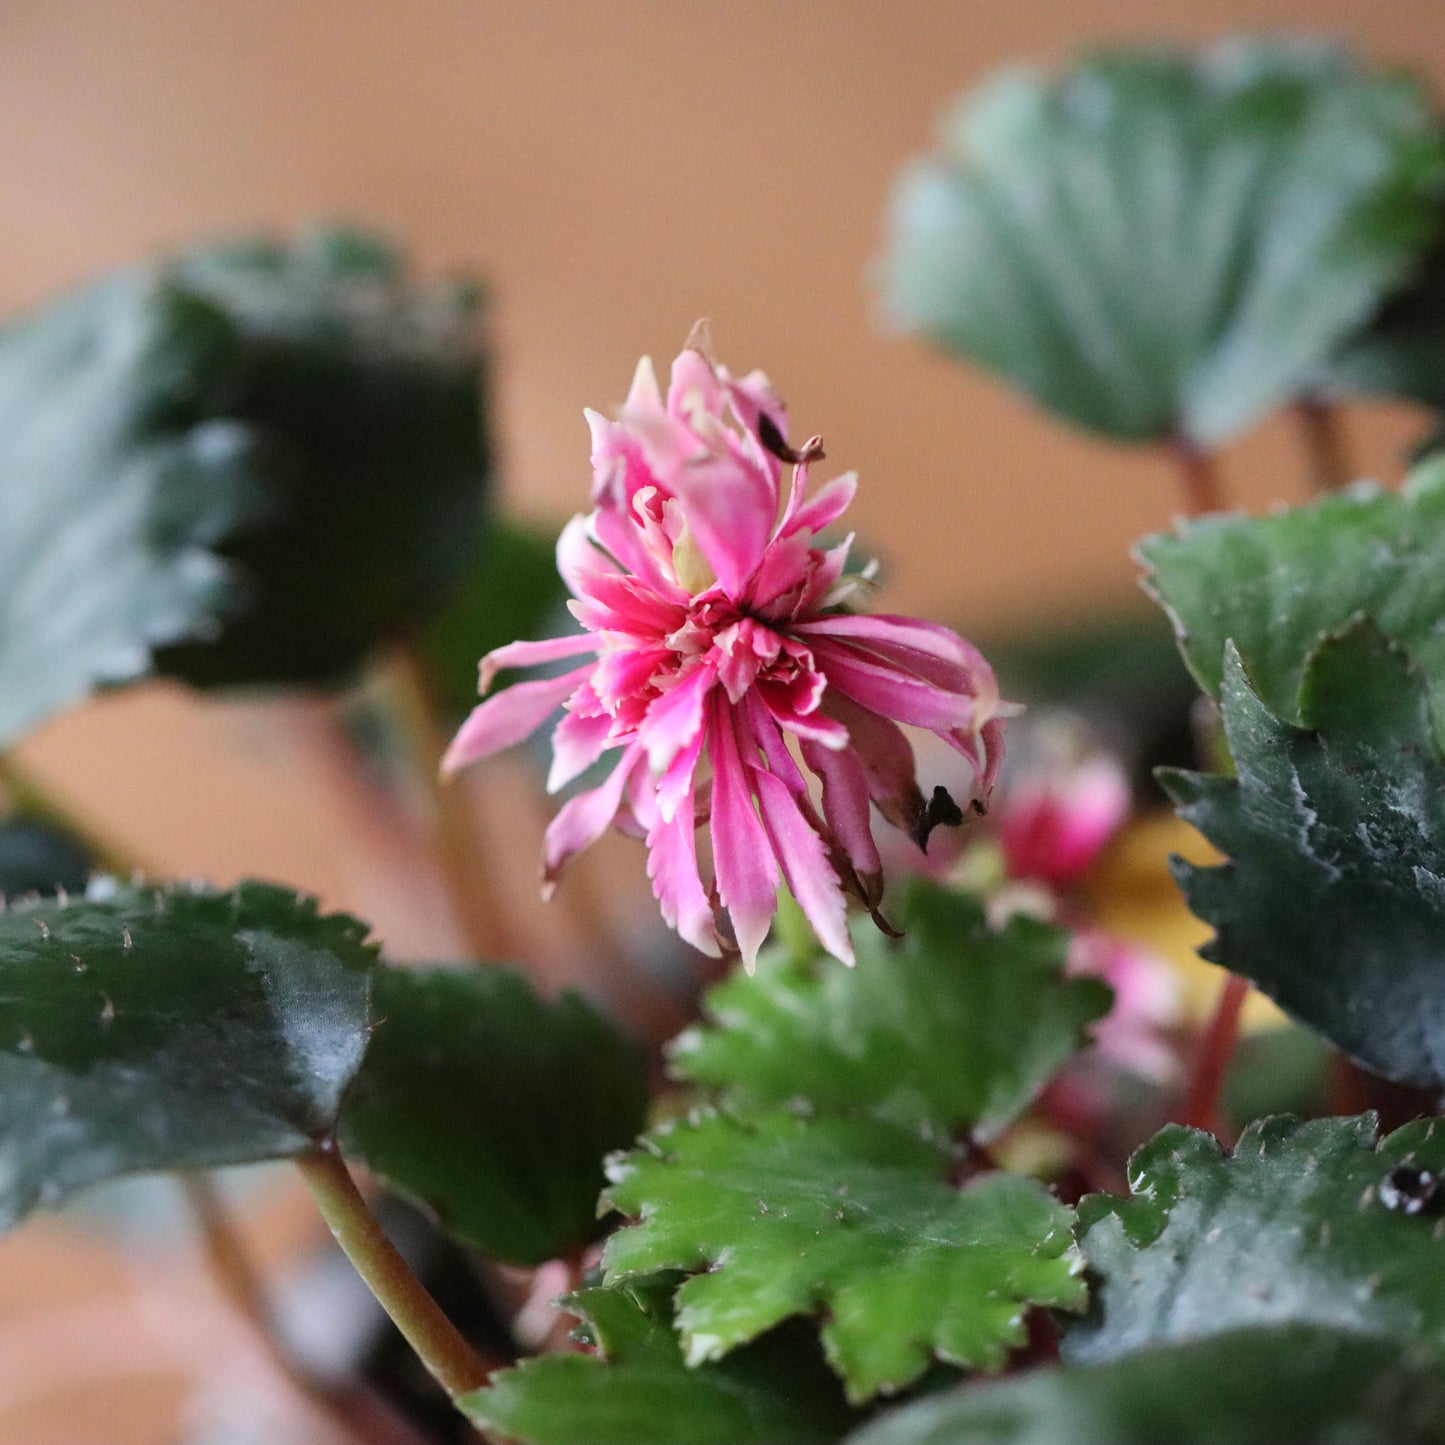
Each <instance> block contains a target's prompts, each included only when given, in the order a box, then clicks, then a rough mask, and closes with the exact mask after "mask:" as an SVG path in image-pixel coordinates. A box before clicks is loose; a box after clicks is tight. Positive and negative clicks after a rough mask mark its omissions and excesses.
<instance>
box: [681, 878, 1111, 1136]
mask: <svg viewBox="0 0 1445 1445" xmlns="http://www.w3.org/2000/svg"><path fill="white" fill-rule="evenodd" d="M897 921H898V923H899V924H900V926H901V927H902V928H903V930H904V934H905V937H904V938H903V940H902V942H901V943H900V944H898V945H894V944H892V943H890V942H889V941H887V940H885V939H884V938H883V936H882V935H881V934H879V933H876V932H869V933H867V934H865V935H864V936H863V937H861V938H860V939H859V951H858V966H857V967H856V968H850V969H843V968H838V967H837V966H836V965H835V964H833V963H832V962H831V960H828V961H823V962H818V961H815V960H796V959H791V958H790V957H789V956H788V955H787V954H786V953H784V952H782V951H779V950H773V951H770V952H769V953H767V954H765V955H764V957H763V958H762V959H761V960H760V962H759V965H758V970H757V972H756V973H755V974H754V975H752V976H751V977H749V976H748V975H747V974H744V973H741V972H738V973H734V974H733V976H732V977H731V978H729V979H727V980H726V981H725V982H724V983H722V984H719V985H718V986H717V987H716V988H714V989H713V990H711V992H710V993H709V994H708V995H707V999H706V1002H705V1009H706V1013H707V1016H708V1017H709V1019H710V1020H711V1026H710V1027H705V1028H698V1029H690V1030H688V1032H687V1033H685V1034H683V1035H682V1037H681V1038H680V1039H679V1040H678V1041H677V1043H676V1044H675V1045H674V1052H673V1061H674V1063H675V1064H676V1066H677V1068H678V1071H679V1072H680V1073H681V1074H682V1075H683V1076H684V1077H685V1078H690V1079H693V1080H695V1081H696V1082H698V1083H700V1084H706V1085H708V1086H709V1087H711V1088H715V1089H721V1090H724V1091H725V1099H726V1101H727V1102H728V1103H730V1104H734V1105H739V1106H743V1107H746V1106H749V1105H753V1106H756V1105H763V1106H767V1105H773V1104H783V1105H786V1104H788V1103H789V1102H791V1101H793V1100H795V1099H806V1100H807V1102H808V1105H809V1107H810V1108H814V1109H817V1110H820V1111H822V1112H825V1113H837V1112H841V1113H862V1114H871V1115H874V1116H876V1117H878V1118H882V1119H887V1120H891V1121H892V1122H894V1123H897V1124H902V1125H903V1126H905V1127H906V1128H910V1129H921V1130H923V1131H924V1132H925V1133H928V1134H932V1135H934V1136H935V1137H939V1138H948V1137H951V1136H952V1135H954V1134H955V1133H956V1132H957V1131H959V1130H961V1129H968V1130H971V1131H973V1132H974V1133H975V1134H977V1135H978V1136H979V1137H981V1138H985V1139H987V1138H992V1137H993V1136H994V1135H996V1134H998V1133H999V1132H1001V1131H1002V1130H1003V1129H1004V1128H1006V1127H1007V1126H1008V1125H1009V1124H1010V1123H1012V1121H1013V1120H1014V1119H1015V1118H1017V1117H1018V1115H1019V1114H1020V1113H1022V1112H1023V1110H1024V1109H1026V1108H1027V1107H1028V1105H1029V1103H1030V1102H1031V1101H1032V1100H1033V1098H1034V1095H1035V1094H1036V1093H1037V1092H1038V1091H1039V1089H1041V1088H1042V1087H1043V1085H1044V1084H1045V1083H1047V1082H1048V1080H1049V1079H1050V1077H1052V1075H1053V1073H1054V1071H1055V1070H1056V1069H1057V1068H1058V1067H1059V1065H1060V1064H1062V1063H1063V1062H1064V1061H1065V1060H1066V1059H1067V1058H1069V1056H1070V1055H1071V1054H1073V1053H1075V1052H1076V1051H1077V1050H1078V1049H1079V1048H1080V1047H1081V1046H1082V1044H1083V1041H1084V1030H1085V1026H1086V1025H1087V1024H1089V1023H1092V1022H1093V1021H1094V1020H1095V1019H1098V1018H1100V1017H1102V1016H1103V1015H1104V1014H1105V1013H1107V1012H1108V1009H1109V1004H1110V993H1109V990H1108V989H1107V988H1106V987H1105V986H1104V985H1103V984H1101V983H1099V982H1097V981H1096V980H1093V979H1070V980H1066V979H1065V978H1064V976H1063V966H1064V958H1065V954H1066V953H1067V951H1068V942H1069V935H1068V934H1067V933H1065V932H1063V931H1062V930H1060V929H1057V928H1053V927H1051V926H1050V925H1048V924H1045V923H1040V922H1038V921H1036V920H1034V919H1031V918H1024V917H1014V918H1012V919H1010V920H1009V922H1008V923H1007V924H1006V925H1005V926H1004V928H1003V929H1001V930H999V931H994V930H993V929H991V928H990V927H989V926H988V923H987V922H986V920H985V918H984V912H983V906H982V904H981V903H979V902H978V900H977V899H974V898H971V897H969V896H968V895H967V894H963V893H957V892H952V891H950V890H947V889H944V888H940V887H938V886H936V885H933V884H929V883H924V882H915V883H913V884H912V885H911V886H910V888H909V890H908V892H907V893H906V894H905V895H904V896H903V898H902V900H901V901H900V903H899V905H898V909H897Z"/></svg>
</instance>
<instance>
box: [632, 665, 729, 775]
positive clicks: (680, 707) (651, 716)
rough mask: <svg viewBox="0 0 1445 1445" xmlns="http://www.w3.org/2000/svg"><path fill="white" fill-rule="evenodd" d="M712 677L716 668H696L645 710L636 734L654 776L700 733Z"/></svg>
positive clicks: (715, 673)
mask: <svg viewBox="0 0 1445 1445" xmlns="http://www.w3.org/2000/svg"><path fill="white" fill-rule="evenodd" d="M716 678H717V672H716V669H714V668H712V667H707V666H703V667H699V668H696V669H695V670H694V671H693V672H691V673H690V674H689V675H688V676H686V677H684V678H683V680H682V681H681V682H679V683H678V684H677V686H676V687H674V688H673V689H672V690H671V691H669V692H665V693H663V694H662V695H661V696H660V697H659V698H657V699H656V701H654V702H653V703H652V705H651V706H650V707H649V708H648V709H647V716H646V718H645V719H644V720H643V722H642V726H641V727H639V728H638V730H637V734H638V737H639V738H641V739H642V741H643V742H644V743H645V744H646V747H647V761H648V762H649V763H650V764H651V766H652V771H653V772H654V773H657V774H659V775H661V774H662V773H663V772H664V771H665V770H666V769H667V767H668V765H669V764H670V763H671V762H672V760H673V759H674V758H675V757H676V756H677V755H678V753H680V752H681V751H682V750H683V749H684V748H686V747H687V746H688V744H689V743H691V742H692V740H693V739H694V738H695V737H697V735H698V733H699V732H700V731H701V730H702V720H703V705H704V703H705V702H706V701H707V695H708V692H709V691H710V690H711V688H712V685H713V683H714V681H716Z"/></svg>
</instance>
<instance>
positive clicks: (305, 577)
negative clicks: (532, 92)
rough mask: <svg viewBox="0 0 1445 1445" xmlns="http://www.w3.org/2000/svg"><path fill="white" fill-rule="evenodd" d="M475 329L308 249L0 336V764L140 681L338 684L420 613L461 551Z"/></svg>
mask: <svg viewBox="0 0 1445 1445" xmlns="http://www.w3.org/2000/svg"><path fill="white" fill-rule="evenodd" d="M472 311H473V307H472V302H471V300H470V298H469V297H468V296H467V295H466V294H465V293H463V292H462V291H461V290H460V289H459V288H456V287H447V288H439V289H437V290H435V291H432V292H424V291H418V290H416V289H415V288H412V287H409V286H408V285H407V284H406V283H405V281H404V279H403V277H402V275H401V268H400V263H399V262H398V261H396V259H395V258H392V257H390V256H389V253H386V254H383V253H380V252H376V253H374V254H373V253H371V252H368V251H367V249H366V245H365V244H364V241H363V238H358V237H354V236H351V235H350V234H349V233H344V232H323V233H318V234H316V235H313V236H310V237H303V238H302V239H300V240H298V241H297V242H296V243H295V244H294V245H289V246H287V245H281V244H272V243H260V242H258V243H256V244H254V245H252V246H250V247H249V248H246V247H242V248H232V249H230V250H212V251H203V252H199V253H196V254H194V255H192V256H190V257H189V258H187V259H183V260H181V261H177V262H175V263H173V264H168V265H160V266H152V267H144V268H138V269H134V270H130V271H126V272H122V273H120V274H118V275H116V276H114V277H112V278H110V279H107V280H105V281H102V282H99V283H97V284H95V285H93V286H91V287H89V288H88V289H86V290H84V291H81V292H79V293H77V294H75V295H73V296H70V297H68V298H65V299H62V300H60V301H57V302H55V303H53V304H52V305H50V306H48V307H46V308H44V309H43V310H40V311H38V312H35V313H33V314H32V315H30V316H28V317H25V318H22V319H21V320H19V321H17V322H14V323H12V324H11V325H10V327H9V328H8V330H6V331H4V332H3V333H0V516H3V518H4V524H3V526H0V578H3V579H4V580H3V582H0V746H4V745H5V744H6V743H8V742H11V741H13V740H14V739H15V738H17V737H19V736H20V735H21V734H22V733H24V732H25V731H26V730H27V729H28V728H30V727H32V726H34V725H35V724H37V723H39V722H41V721H43V720H44V719H45V718H46V717H47V716H49V715H50V714H51V713H54V712H56V711H59V710H60V709H62V708H64V707H67V706H70V705H71V704H73V703H75V702H77V701H79V700H80V699H81V698H82V697H84V696H85V694H86V693H87V692H89V691H90V690H92V689H93V688H97V687H107V686H118V685H121V684H124V683H129V682H133V681H136V680H138V679H140V678H143V677H146V676H148V675H150V674H151V673H152V672H154V671H157V670H159V671H162V672H166V673H169V674H171V675H174V676H179V677H182V678H184V679H186V680H188V681H192V682H201V683H206V684H227V685H232V684H262V683H264V684H275V683H290V682H321V681H334V680H337V679H339V678H341V677H342V676H344V675H345V674H346V673H347V672H348V671H349V670H351V669H353V668H354V667H355V666H356V665H357V664H358V663H359V662H360V661H361V660H362V658H363V657H364V656H365V654H366V653H367V652H369V651H370V650H371V649H372V648H374V647H375V646H377V644H378V643H380V642H382V641H384V640H386V639H388V638H390V637H393V636H397V635H400V634H402V633H404V632H407V631H409V630H411V629H413V628H415V627H416V626H418V625H419V624H420V623H421V622H422V621H423V620H424V619H425V618H426V617H427V616H429V615H430V614H431V613H432V612H433V611H435V610H436V609H437V608H438V607H439V606H440V605H441V603H443V602H444V601H445V600H446V599H447V597H448V596H449V594H450V591H451V589H452V588H453V587H454V585H455V584H456V582H457V580H458V579H459V578H460V577H461V576H462V575H463V573H464V572H465V570H466V568H467V567H468V566H469V565H470V563H471V560H472V557H473V555H474V554H475V551H476V545H477V542H478V540H479V538H480V525H481V507H482V501H483V488H484V483H485V480H486V473H487V457H486V453H485V451H484V447H483V440H482V432H481V428H482V418H481V413H480V410H479V408H480V363H479V359H478V351H477V344H476V339H475V336H474V329H475V324H474V318H473V315H472Z"/></svg>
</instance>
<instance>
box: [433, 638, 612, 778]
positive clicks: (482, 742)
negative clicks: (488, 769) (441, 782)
mask: <svg viewBox="0 0 1445 1445" xmlns="http://www.w3.org/2000/svg"><path fill="white" fill-rule="evenodd" d="M591 671H592V667H591V665H590V664H589V665H588V666H587V667H581V668H578V669H577V670H576V671H575V672H567V673H563V675H562V676H561V677H544V678H539V679H537V681H535V682H518V683H514V684H513V685H512V686H511V687H509V688H507V689H506V691H505V692H499V693H498V694H497V695H496V696H495V697H489V698H488V699H487V700H486V702H484V703H481V704H479V705H478V706H477V707H474V708H473V709H472V712H471V716H470V717H468V718H467V720H466V722H464V723H463V724H462V725H461V728H460V729H459V730H458V732H457V735H456V737H454V738H453V739H452V742H451V746H450V747H449V748H448V749H447V751H446V756H445V757H444V758H443V759H442V768H441V770H442V773H443V775H446V774H449V773H454V772H456V771H457V769H458V768H464V767H466V766H468V764H470V763H475V762H480V761H481V759H482V758H486V757H490V756H491V755H492V754H493V753H499V752H501V751H502V749H503V748H509V747H511V746H512V744H513V743H519V742H521V741H522V739H523V738H524V737H526V736H527V734H528V733H531V732H535V731H536V729H537V728H539V727H541V725H542V724H543V723H544V722H546V721H547V719H548V718H549V717H551V715H552V714H553V713H554V712H555V711H556V710H557V708H559V707H561V705H562V704H563V702H565V701H566V699H567V698H568V697H569V696H570V695H571V694H572V693H573V692H575V691H576V689H577V688H578V686H579V685H580V684H581V683H583V682H585V681H586V679H587V677H588V675H589V674H590V673H591Z"/></svg>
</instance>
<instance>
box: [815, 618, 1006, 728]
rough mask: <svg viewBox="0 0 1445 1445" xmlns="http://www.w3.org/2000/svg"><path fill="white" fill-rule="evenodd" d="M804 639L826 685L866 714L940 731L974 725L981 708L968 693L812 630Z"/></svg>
mask: <svg viewBox="0 0 1445 1445" xmlns="http://www.w3.org/2000/svg"><path fill="white" fill-rule="evenodd" d="M808 640H809V642H810V643H811V644H812V647H813V655H814V657H815V658H816V659H817V663H818V667H819V668H820V669H821V670H822V672H823V675H824V676H825V677H826V678H827V679H828V683H829V686H831V687H834V688H837V690H838V691H839V692H841V693H843V694H844V695H845V696H847V697H850V698H852V699H853V701H854V702H856V703H859V704H861V705H862V706H863V707H865V708H867V709H868V710H869V711H870V712H874V713H877V714H878V715H879V716H880V717H887V718H892V719H893V720H894V721H895V722H903V723H911V724H913V725H914V726H915V727H924V728H927V729H928V730H929V731H930V732H935V733H940V734H947V733H949V732H952V731H954V730H955V729H959V728H966V729H970V730H971V729H972V728H973V727H974V724H975V720H976V719H977V717H978V714H979V708H978V705H977V701H976V699H974V698H973V697H971V696H970V695H968V694H966V693H959V692H952V691H949V690H948V689H946V688H943V687H940V686H938V685H937V684H935V683H931V682H926V681H924V680H923V679H922V678H920V677H914V676H910V675H909V674H908V673H906V672H904V671H902V670H901V669H900V668H898V667H895V666H892V665H890V664H888V663H886V662H880V661H877V660H875V659H873V658H870V657H868V656H866V655H865V654H863V653H860V652H858V651H856V650H855V649H854V648H852V647H850V646H848V645H847V644H846V643H839V642H834V641H833V640H832V639H831V638H826V637H823V636H820V635H819V634H818V633H816V632H814V633H810V634H809V638H808Z"/></svg>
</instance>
